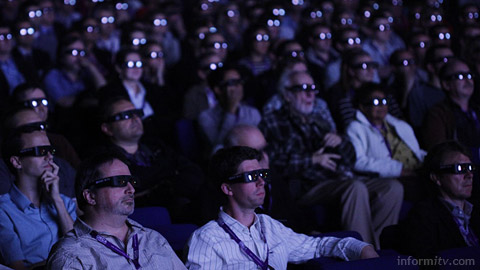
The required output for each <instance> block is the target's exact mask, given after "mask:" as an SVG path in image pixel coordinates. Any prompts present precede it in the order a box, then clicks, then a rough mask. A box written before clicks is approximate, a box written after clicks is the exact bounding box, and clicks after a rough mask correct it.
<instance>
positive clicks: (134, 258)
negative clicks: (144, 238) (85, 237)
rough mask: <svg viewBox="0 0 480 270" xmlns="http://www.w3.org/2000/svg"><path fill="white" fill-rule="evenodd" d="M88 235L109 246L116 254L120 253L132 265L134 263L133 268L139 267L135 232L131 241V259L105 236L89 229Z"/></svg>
mask: <svg viewBox="0 0 480 270" xmlns="http://www.w3.org/2000/svg"><path fill="white" fill-rule="evenodd" d="M90 235H91V236H92V237H93V238H95V239H96V240H97V241H98V242H100V243H101V244H103V245H104V246H106V247H107V248H109V249H110V250H111V251H113V252H115V253H117V254H118V255H121V256H123V257H125V258H126V259H127V260H128V261H131V262H132V263H133V265H135V269H140V267H141V266H140V263H139V262H138V257H139V254H138V236H137V235H136V234H135V235H134V236H133V242H132V247H133V259H132V258H130V256H128V254H127V253H125V252H124V251H123V250H121V249H120V248H118V247H117V246H115V245H114V244H112V243H111V242H110V241H108V240H107V239H106V238H105V237H103V236H101V235H100V234H99V233H98V232H97V231H91V232H90Z"/></svg>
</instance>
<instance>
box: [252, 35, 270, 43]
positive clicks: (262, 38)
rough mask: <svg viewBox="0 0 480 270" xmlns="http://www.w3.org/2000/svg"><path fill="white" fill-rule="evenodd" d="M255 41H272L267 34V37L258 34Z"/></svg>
mask: <svg viewBox="0 0 480 270" xmlns="http://www.w3.org/2000/svg"><path fill="white" fill-rule="evenodd" d="M255 40H256V41H258V42H262V41H265V42H267V41H269V40H270V36H269V35H267V34H265V35H262V34H257V35H256V36H255Z"/></svg>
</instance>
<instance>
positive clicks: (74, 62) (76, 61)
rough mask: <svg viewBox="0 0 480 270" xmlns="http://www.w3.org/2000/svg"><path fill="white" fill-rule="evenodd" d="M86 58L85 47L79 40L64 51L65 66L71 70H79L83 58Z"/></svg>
mask: <svg viewBox="0 0 480 270" xmlns="http://www.w3.org/2000/svg"><path fill="white" fill-rule="evenodd" d="M83 57H85V45H84V44H83V42H82V41H80V40H78V41H75V42H73V43H72V44H70V45H68V46H67V47H66V48H65V49H64V50H63V58H62V60H63V64H64V65H65V67H66V68H68V69H70V70H79V69H80V61H81V58H83Z"/></svg>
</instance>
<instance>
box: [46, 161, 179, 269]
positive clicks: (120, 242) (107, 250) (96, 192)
mask: <svg viewBox="0 0 480 270" xmlns="http://www.w3.org/2000/svg"><path fill="white" fill-rule="evenodd" d="M75 184H76V185H75V190H76V196H77V201H78V202H79V207H80V208H81V209H82V210H83V211H84V215H83V216H82V217H81V218H79V219H77V221H76V222H75V224H74V228H73V230H71V231H70V232H68V233H67V235H66V236H65V237H64V238H63V239H61V240H60V241H59V242H58V243H57V244H55V246H54V247H53V248H52V251H51V253H50V256H49V260H48V264H47V269H133V268H135V269H140V268H141V269H185V266H184V265H183V264H182V262H181V261H180V259H179V258H178V257H177V256H176V255H175V252H174V251H173V250H172V248H171V247H170V245H169V244H168V242H167V240H165V238H163V236H161V235H160V234H159V233H158V232H156V231H153V230H150V229H147V228H144V227H142V226H141V225H140V224H138V223H136V222H135V221H133V220H131V219H128V216H129V215H131V214H132V213H133V210H134V207H135V202H134V194H135V188H134V185H135V184H136V179H135V178H134V177H132V176H131V174H130V170H129V168H128V166H127V165H126V164H125V161H124V159H123V157H121V156H118V155H116V154H113V153H106V152H105V153H99V154H97V155H95V156H93V157H91V158H90V159H88V160H86V161H85V162H84V163H82V165H81V167H80V169H79V171H78V173H77V179H76V183H75Z"/></svg>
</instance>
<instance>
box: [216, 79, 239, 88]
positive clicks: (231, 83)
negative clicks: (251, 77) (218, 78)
mask: <svg viewBox="0 0 480 270" xmlns="http://www.w3.org/2000/svg"><path fill="white" fill-rule="evenodd" d="M241 84H243V80H242V79H230V80H226V81H223V82H220V84H219V86H220V87H224V88H225V87H229V86H236V85H241Z"/></svg>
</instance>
